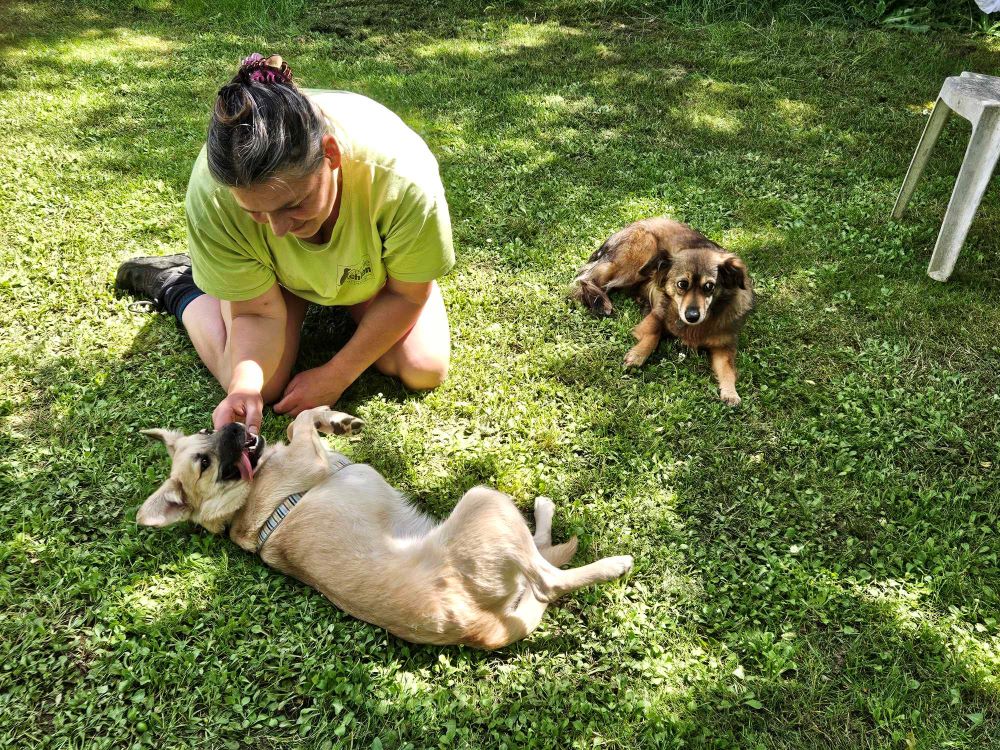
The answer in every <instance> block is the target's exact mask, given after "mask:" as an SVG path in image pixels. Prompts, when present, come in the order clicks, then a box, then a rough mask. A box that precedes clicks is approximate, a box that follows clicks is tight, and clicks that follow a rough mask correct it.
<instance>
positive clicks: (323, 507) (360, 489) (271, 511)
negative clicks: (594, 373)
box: [136, 407, 632, 649]
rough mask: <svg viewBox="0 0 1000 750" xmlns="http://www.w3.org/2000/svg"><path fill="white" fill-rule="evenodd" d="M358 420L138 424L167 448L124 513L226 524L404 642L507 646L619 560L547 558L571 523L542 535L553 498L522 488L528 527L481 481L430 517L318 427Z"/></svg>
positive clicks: (318, 416)
mask: <svg viewBox="0 0 1000 750" xmlns="http://www.w3.org/2000/svg"><path fill="white" fill-rule="evenodd" d="M362 425H363V422H362V421H361V420H360V419H357V418H355V417H352V416H350V415H348V414H344V413H343V412H337V411H332V410H330V409H327V408H325V407H321V408H317V409H309V410H307V411H304V412H302V413H301V414H299V416H298V417H296V419H295V421H294V422H292V424H290V425H289V426H288V438H289V441H290V442H289V443H288V444H287V445H285V444H282V443H278V444H277V445H275V446H265V444H264V438H263V437H258V436H250V435H248V433H247V432H246V430H245V429H244V427H243V425H241V424H239V423H238V422H234V423H232V424H229V425H226V426H225V427H224V428H223V429H221V430H218V431H217V432H212V431H211V430H204V431H203V432H200V433H198V434H196V435H187V436H185V435H183V434H181V433H179V432H174V431H173V430H145V431H144V433H145V434H146V435H148V436H149V437H151V438H153V439H156V440H161V441H162V442H163V443H164V445H165V446H166V448H167V451H168V452H169V453H170V457H171V458H172V460H173V462H172V468H171V471H170V477H169V478H168V479H167V480H166V481H165V482H164V483H163V485H162V486H161V487H160V488H159V489H158V490H157V491H156V492H154V493H153V494H152V495H150V496H149V498H148V499H147V500H146V501H145V502H144V503H143V504H142V507H141V508H140V509H139V513H138V515H137V517H136V520H137V521H138V522H139V524H141V525H143V526H167V525H169V524H172V523H176V522H178V521H188V520H190V521H194V522H195V523H197V524H200V525H201V526H203V527H205V528H206V529H208V530H209V531H211V532H213V533H215V534H218V533H220V532H223V531H224V530H226V529H228V533H229V537H230V538H231V539H232V540H233V541H234V542H236V544H238V545H239V546H240V547H242V548H243V549H245V550H246V551H248V552H253V553H256V554H258V555H260V557H261V559H262V560H263V561H264V562H265V563H267V564H268V565H270V566H271V567H273V568H277V569H278V570H280V571H282V572H283V573H286V574H288V575H290V576H294V577H295V578H298V579H299V580H300V581H303V582H304V583H307V584H309V585H310V586H312V587H314V588H316V589H318V590H319V591H321V592H322V593H323V594H324V595H325V596H326V597H327V598H328V599H330V601H332V602H333V603H334V604H336V605H337V606H338V607H340V608H341V609H343V610H344V611H345V612H347V613H348V614H351V615H354V616H355V617H357V618H359V619H361V620H365V621H366V622H370V623H374V624H375V625H379V626H381V627H383V628H385V629H386V630H388V631H389V632H391V633H393V634H395V635H397V636H399V637H400V638H403V639H405V640H407V641H413V642H414V643H435V644H439V645H446V644H454V643H464V644H467V645H469V646H475V647H477V648H485V649H493V648H500V647H502V646H506V645H507V644H508V643H512V642H514V641H516V640H518V639H520V638H524V637H525V636H526V635H528V633H530V632H531V631H532V630H534V629H535V628H536V627H537V626H538V623H539V622H540V621H541V619H542V614H543V613H544V612H545V608H546V607H547V606H548V604H549V603H550V602H552V601H554V600H555V599H557V598H558V597H560V596H562V595H563V594H567V593H569V592H570V591H574V590H576V589H578V588H581V587H583V586H590V585H593V584H595V583H602V582H604V581H610V580H612V579H614V578H618V577H619V576H621V575H624V574H625V573H626V572H628V571H629V569H631V567H632V558H631V557H629V556H628V555H623V556H620V557H605V558H603V559H601V560H597V561H596V562H592V563H590V564H589V565H583V566H580V567H577V568H570V569H569V570H560V568H559V566H560V565H565V564H566V563H567V562H569V560H570V558H571V557H572V556H573V554H574V553H575V552H576V537H573V538H572V539H570V540H569V541H567V542H563V543H562V544H552V514H553V511H554V510H555V506H554V505H553V504H552V501H551V500H549V499H547V498H542V497H540V498H538V499H536V500H535V533H534V534H532V533H531V532H530V531H529V530H528V524H526V523H525V522H524V518H523V517H522V516H521V513H520V511H518V509H517V506H515V505H514V503H513V501H512V500H511V499H510V498H509V497H508V496H507V495H504V494H503V493H502V492H498V491H497V490H494V489H490V488H489V487H475V488H473V489H471V490H469V491H468V492H466V493H465V495H464V496H463V497H462V499H461V500H459V501H458V504H457V505H456V506H455V509H454V510H453V511H452V513H451V515H450V516H449V517H448V518H447V520H445V521H444V522H443V523H438V522H437V521H435V520H433V519H431V518H429V517H428V516H426V515H424V514H423V513H421V512H420V511H418V510H417V509H416V508H414V507H413V506H412V505H411V504H410V503H409V502H408V501H407V500H406V498H405V497H403V495H402V493H400V492H398V491H397V490H395V489H393V488H392V487H390V486H389V483H388V482H386V481H385V479H383V478H382V475H381V474H379V473H378V472H377V471H375V469H373V468H372V467H371V466H367V465H365V464H353V463H351V462H350V461H348V460H347V459H346V457H344V456H342V455H340V454H338V453H334V452H332V451H330V450H329V449H328V448H327V447H326V445H325V444H324V443H323V441H322V440H321V439H320V436H319V433H320V432H324V433H327V434H329V433H337V434H340V435H344V434H351V433H352V432H357V431H358V430H359V429H361V426H362ZM295 498H297V499H295ZM293 499H294V501H293Z"/></svg>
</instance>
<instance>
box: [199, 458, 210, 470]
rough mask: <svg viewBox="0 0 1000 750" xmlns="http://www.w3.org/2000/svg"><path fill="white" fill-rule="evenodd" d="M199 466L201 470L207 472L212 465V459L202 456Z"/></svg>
mask: <svg viewBox="0 0 1000 750" xmlns="http://www.w3.org/2000/svg"><path fill="white" fill-rule="evenodd" d="M198 464H199V466H201V470H202V471H205V469H207V468H208V467H209V466H211V465H212V459H211V458H209V457H208V456H202V457H201V458H200V459H199V461H198Z"/></svg>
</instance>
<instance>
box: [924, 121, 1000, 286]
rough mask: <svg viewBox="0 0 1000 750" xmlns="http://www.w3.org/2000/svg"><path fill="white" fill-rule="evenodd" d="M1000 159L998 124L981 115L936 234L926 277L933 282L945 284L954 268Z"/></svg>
mask: <svg viewBox="0 0 1000 750" xmlns="http://www.w3.org/2000/svg"><path fill="white" fill-rule="evenodd" d="M998 156H1000V120H998V118H996V117H989V116H987V115H986V114H984V115H983V117H982V119H980V121H979V123H977V124H976V126H975V128H973V130H972V138H971V139H970V140H969V147H968V148H967V149H966V150H965V160H964V161H963V162H962V168H961V170H959V173H958V179H957V180H956V181H955V190H954V191H953V192H952V194H951V200H950V201H949V202H948V210H947V212H945V215H944V221H943V222H942V224H941V233H940V234H938V238H937V243H936V244H935V245H934V254H933V255H932V256H931V262H930V265H929V266H928V267H927V275H928V276H930V277H931V278H932V279H935V280H937V281H947V280H948V277H949V276H951V272H952V269H954V268H955V261H956V260H958V254H959V252H960V251H961V249H962V244H963V243H964V242H965V238H966V236H967V235H968V234H969V227H970V226H972V219H973V217H974V216H975V215H976V209H978V208H979V202H980V201H981V200H982V199H983V193H984V192H986V186H987V185H989V183H990V177H991V176H992V174H993V168H994V167H995V166H996V163H997V157H998Z"/></svg>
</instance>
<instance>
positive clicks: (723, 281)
mask: <svg viewBox="0 0 1000 750" xmlns="http://www.w3.org/2000/svg"><path fill="white" fill-rule="evenodd" d="M643 270H644V271H645V272H646V273H647V274H649V276H650V277H651V278H652V279H653V282H654V284H655V285H656V287H657V288H659V289H660V290H661V291H662V292H663V293H664V294H666V295H667V296H668V297H669V298H670V299H672V300H673V301H674V304H675V305H676V306H677V314H678V317H679V318H680V320H681V322H683V323H685V324H686V325H689V326H696V325H698V324H699V323H703V322H704V321H705V319H706V318H707V317H708V310H709V308H710V307H711V306H712V303H713V302H715V301H716V300H719V299H723V298H725V297H728V296H729V295H731V294H733V292H734V291H735V290H736V289H746V266H744V265H743V261H742V260H740V259H739V258H738V257H737V256H735V255H733V254H732V253H727V252H725V251H724V250H721V249H715V248H710V247H695V248H688V249H685V250H681V251H679V252H676V253H669V254H668V253H661V254H660V255H657V256H656V257H655V258H653V259H652V260H651V261H650V262H649V263H647V264H646V266H645V267H644V269H643Z"/></svg>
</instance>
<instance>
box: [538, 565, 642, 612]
mask: <svg viewBox="0 0 1000 750" xmlns="http://www.w3.org/2000/svg"><path fill="white" fill-rule="evenodd" d="M631 569H632V556H631V555H621V556H619V557H605V558H602V559H600V560H598V561H597V562H592V563H590V564H589V565H581V566H580V567H579V568H570V569H569V570H560V569H559V568H557V567H555V566H554V565H552V564H551V563H550V562H548V561H547V560H546V559H545V558H544V557H542V555H541V553H539V555H538V561H537V562H536V564H535V565H534V566H532V567H530V568H526V569H525V570H524V571H523V572H524V574H525V576H526V577H527V578H528V580H529V581H530V582H531V587H532V588H533V589H534V592H535V596H536V597H537V598H538V600H539V601H542V602H545V603H547V604H548V603H551V602H553V601H555V600H556V599H558V598H559V597H560V596H563V595H564V594H568V593H569V592H571V591H576V590H577V589H582V588H584V587H586V586H593V585H594V584H595V583H604V582H605V581H611V580H614V579H615V578H619V577H621V576H623V575H625V574H626V573H628V572H629V571H630V570H631Z"/></svg>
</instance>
